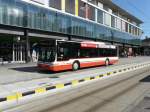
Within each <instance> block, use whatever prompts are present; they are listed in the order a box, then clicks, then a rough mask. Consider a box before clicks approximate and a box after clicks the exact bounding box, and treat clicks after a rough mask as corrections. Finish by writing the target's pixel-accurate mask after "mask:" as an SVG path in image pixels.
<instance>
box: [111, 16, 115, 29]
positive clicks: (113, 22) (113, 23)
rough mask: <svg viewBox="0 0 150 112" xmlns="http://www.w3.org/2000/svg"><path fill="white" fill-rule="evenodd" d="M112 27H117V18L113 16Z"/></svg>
mask: <svg viewBox="0 0 150 112" xmlns="http://www.w3.org/2000/svg"><path fill="white" fill-rule="evenodd" d="M111 27H113V28H115V27H116V18H115V17H114V16H111Z"/></svg>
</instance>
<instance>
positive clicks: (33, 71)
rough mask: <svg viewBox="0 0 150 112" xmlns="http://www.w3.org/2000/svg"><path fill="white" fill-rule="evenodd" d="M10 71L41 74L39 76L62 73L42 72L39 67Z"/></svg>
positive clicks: (19, 68) (16, 68) (17, 68)
mask: <svg viewBox="0 0 150 112" xmlns="http://www.w3.org/2000/svg"><path fill="white" fill-rule="evenodd" d="M9 69H11V70H15V71H19V72H27V73H39V74H56V73H60V72H52V71H48V70H40V69H39V68H38V67H37V66H30V67H14V68H9ZM64 72H65V71H64Z"/></svg>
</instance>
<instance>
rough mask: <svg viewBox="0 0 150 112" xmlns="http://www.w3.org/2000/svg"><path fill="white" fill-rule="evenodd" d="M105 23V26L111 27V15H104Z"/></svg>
mask: <svg viewBox="0 0 150 112" xmlns="http://www.w3.org/2000/svg"><path fill="white" fill-rule="evenodd" d="M104 15H105V16H104V21H105V25H107V26H111V15H109V14H107V13H104Z"/></svg>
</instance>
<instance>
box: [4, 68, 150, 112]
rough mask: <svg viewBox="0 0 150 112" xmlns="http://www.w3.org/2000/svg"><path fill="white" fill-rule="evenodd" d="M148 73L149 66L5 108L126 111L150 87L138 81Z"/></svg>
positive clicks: (17, 110)
mask: <svg viewBox="0 0 150 112" xmlns="http://www.w3.org/2000/svg"><path fill="white" fill-rule="evenodd" d="M149 74H150V68H149V67H147V68H142V69H139V70H135V71H132V72H127V73H123V74H122V75H118V76H114V77H110V78H108V79H105V80H101V81H96V82H93V83H90V84H86V85H82V86H77V87H75V88H72V89H69V90H65V91H63V92H59V93H56V94H53V95H50V96H49V97H45V98H43V99H38V100H34V101H30V102H28V103H27V104H25V105H21V106H18V107H16V108H13V109H10V110H7V111H6V112H60V111H61V112H129V111H130V110H132V109H133V108H134V107H135V106H136V105H137V104H138V103H139V102H140V101H141V100H142V99H143V97H144V95H145V94H146V92H147V91H149V90H150V83H145V82H142V81H141V79H143V78H145V77H146V76H148V75H149ZM4 112H5V111H4Z"/></svg>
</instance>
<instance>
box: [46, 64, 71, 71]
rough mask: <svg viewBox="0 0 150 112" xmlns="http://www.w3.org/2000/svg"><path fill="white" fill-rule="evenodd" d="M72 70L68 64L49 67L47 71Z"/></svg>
mask: <svg viewBox="0 0 150 112" xmlns="http://www.w3.org/2000/svg"><path fill="white" fill-rule="evenodd" d="M70 69H72V65H71V64H68V65H56V66H49V67H48V70H50V71H55V72H57V71H63V70H70Z"/></svg>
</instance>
